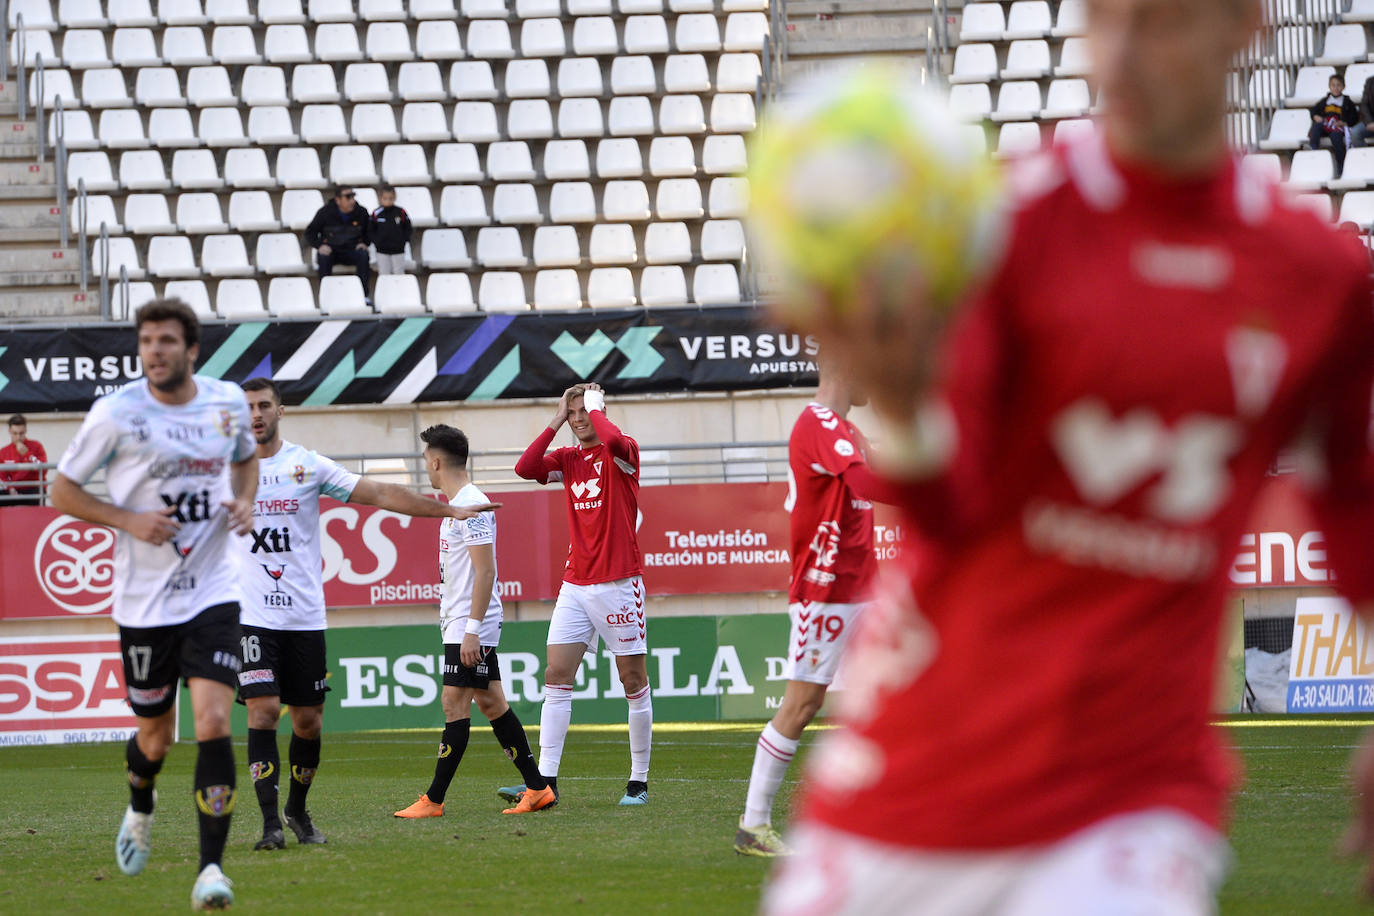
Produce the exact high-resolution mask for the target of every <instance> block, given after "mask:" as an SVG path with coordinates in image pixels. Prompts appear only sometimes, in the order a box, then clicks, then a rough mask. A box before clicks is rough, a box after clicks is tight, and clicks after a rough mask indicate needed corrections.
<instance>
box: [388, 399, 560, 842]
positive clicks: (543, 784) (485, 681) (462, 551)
mask: <svg viewBox="0 0 1374 916" xmlns="http://www.w3.org/2000/svg"><path fill="white" fill-rule="evenodd" d="M420 439H421V441H423V442H424V443H425V450H424V459H425V469H426V470H427V471H429V484H430V486H432V487H434V489H436V490H440V491H442V492H443V494H444V495H445V496H446V497H448V501H449V503H450V504H451V505H454V506H465V507H470V508H473V509H477V510H484V509H486V508H487V507H489V506H490V505H491V504H490V503H489V502H488V500H487V497H486V495H485V494H484V493H483V492H482V491H481V490H479V489H477V487H476V486H475V485H474V484H473V483H472V481H471V480H470V479H469V478H468V472H467V462H468V439H467V436H465V435H463V432H462V430H459V429H454V428H453V427H452V426H445V425H443V424H440V425H438V426H431V427H430V428H429V429H427V430H425V431H424V432H423V433H421V434H420ZM439 579H440V581H441V582H442V584H443V588H444V592H443V596H442V598H441V600H440V604H439V631H440V633H441V634H442V635H443V640H444V692H443V696H442V702H443V708H444V734H443V736H442V737H441V738H440V739H439V756H438V759H437V760H436V761H435V763H434V780H433V782H431V783H430V786H429V790H428V791H426V792H425V793H423V794H422V795H421V796H420V797H419V798H418V799H416V800H415V802H414V803H412V804H411V805H410V806H409V807H406V808H403V809H401V810H400V811H397V812H396V816H397V817H404V818H422V817H442V816H443V813H444V798H445V796H446V795H447V794H448V787H449V784H450V783H451V782H453V776H454V774H455V773H457V772H458V764H459V762H460V761H461V760H462V759H463V752H464V751H466V750H467V746H468V735H469V733H470V731H471V715H472V704H473V703H474V702H475V703H476V704H477V708H478V709H480V710H481V711H482V715H484V716H486V717H487V721H488V722H490V723H491V730H492V731H493V732H494V733H495V734H496V740H497V741H499V742H500V743H501V747H502V749H503V750H505V752H506V756H507V757H509V758H510V759H511V762H512V763H514V764H515V766H516V768H517V769H519V770H520V775H521V776H523V777H524V778H525V784H526V786H527V788H526V790H525V791H524V792H522V793H521V795H520V798H519V801H518V804H516V806H515V807H514V808H507V809H506V810H505V811H504V812H503V813H505V814H528V813H530V812H532V811H541V810H543V809H545V808H550V807H552V806H553V805H554V804H555V802H556V801H557V799H556V797H555V795H554V792H553V789H552V788H550V787H549V784H548V781H547V780H545V779H544V777H543V776H541V775H539V766H538V764H537V763H535V760H534V755H533V754H532V753H530V743H529V740H528V739H527V738H526V737H525V728H524V726H523V725H521V724H520V720H519V719H518V718H517V717H516V715H515V710H513V709H511V708H510V705H509V704H508V703H507V702H506V695H505V693H504V692H503V691H502V690H501V663H500V660H499V659H498V658H497V656H496V647H497V645H498V644H499V643H500V641H501V596H500V594H499V593H498V592H497V590H496V514H495V513H494V512H488V511H481V512H480V514H478V515H476V516H475V517H474V518H469V519H467V520H466V521H456V520H452V519H446V520H445V521H444V523H443V525H442V526H441V527H440V529H439Z"/></svg>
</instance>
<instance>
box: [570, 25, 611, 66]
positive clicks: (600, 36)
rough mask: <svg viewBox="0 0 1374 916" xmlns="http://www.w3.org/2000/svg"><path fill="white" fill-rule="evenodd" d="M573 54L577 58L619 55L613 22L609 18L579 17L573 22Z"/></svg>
mask: <svg viewBox="0 0 1374 916" xmlns="http://www.w3.org/2000/svg"><path fill="white" fill-rule="evenodd" d="M573 53H574V54H576V55H578V56H579V57H604V56H609V55H612V54H619V53H620V42H619V40H618V39H617V38H616V34H615V21H614V20H612V19H611V18H610V17H609V16H580V17H578V18H577V19H576V20H575V21H574V22H573Z"/></svg>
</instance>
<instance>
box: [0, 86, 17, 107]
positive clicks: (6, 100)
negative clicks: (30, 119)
mask: <svg viewBox="0 0 1374 916" xmlns="http://www.w3.org/2000/svg"><path fill="white" fill-rule="evenodd" d="M18 113H19V84H18V83H17V82H15V81H14V80H13V79H9V80H6V81H5V82H3V83H0V115H14V114H18Z"/></svg>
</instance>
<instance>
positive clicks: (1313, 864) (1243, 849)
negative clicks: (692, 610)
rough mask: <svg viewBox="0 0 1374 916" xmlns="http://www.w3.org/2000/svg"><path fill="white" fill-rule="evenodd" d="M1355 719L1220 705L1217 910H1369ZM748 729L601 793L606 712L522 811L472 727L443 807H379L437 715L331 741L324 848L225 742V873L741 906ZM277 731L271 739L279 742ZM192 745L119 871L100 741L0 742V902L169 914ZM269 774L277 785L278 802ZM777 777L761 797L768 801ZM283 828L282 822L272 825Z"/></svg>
mask: <svg viewBox="0 0 1374 916" xmlns="http://www.w3.org/2000/svg"><path fill="white" fill-rule="evenodd" d="M1363 724H1365V723H1363V722H1360V721H1357V720H1354V719H1350V718H1345V719H1328V720H1323V721H1322V722H1321V723H1314V722H1311V721H1310V720H1303V719H1299V718H1284V719H1267V720H1257V719H1238V720H1235V722H1234V723H1233V727H1231V728H1228V732H1229V733H1230V734H1231V736H1232V738H1233V740H1234V741H1235V743H1236V744H1237V746H1238V747H1240V749H1241V750H1242V752H1243V754H1244V757H1245V762H1246V769H1247V771H1248V775H1247V781H1246V785H1245V788H1244V790H1243V791H1242V792H1241V794H1240V796H1239V797H1238V798H1237V800H1236V812H1235V814H1236V816H1235V823H1234V826H1233V829H1232V832H1231V841H1232V844H1233V846H1234V847H1235V851H1236V857H1237V862H1236V865H1235V868H1234V869H1233V871H1232V873H1231V877H1230V880H1229V881H1228V883H1227V885H1226V889H1225V891H1224V893H1223V895H1222V912H1223V913H1225V914H1252V913H1253V914H1266V916H1269V914H1290V913H1291V914H1309V913H1310V914H1323V916H1326V914H1339V913H1367V912H1369V909H1368V908H1367V907H1365V906H1362V905H1360V904H1359V903H1358V902H1357V899H1356V894H1355V887H1356V883H1357V878H1358V873H1359V868H1358V866H1357V865H1356V864H1354V863H1351V862H1346V861H1343V860H1341V859H1339V858H1338V857H1337V856H1336V855H1335V854H1334V852H1333V848H1334V845H1335V843H1336V839H1337V837H1338V836H1339V834H1340V831H1341V828H1342V824H1343V822H1344V819H1345V817H1346V814H1347V812H1348V811H1349V800H1348V791H1347V788H1346V776H1345V766H1346V761H1347V759H1348V757H1349V755H1350V749H1351V747H1352V746H1353V745H1354V744H1355V742H1356V740H1357V736H1358V734H1359V733H1360V730H1361V726H1362V725H1363ZM759 727H760V726H759V725H758V724H747V725H742V724H730V725H666V724H661V725H659V726H658V727H657V728H656V731H655V746H654V761H653V773H652V780H651V782H650V793H651V797H652V801H651V804H650V805H649V807H647V808H639V809H636V808H619V807H617V806H616V804H615V802H616V801H617V800H618V799H619V797H620V794H621V791H622V790H623V788H624V777H625V772H626V767H627V765H628V750H627V746H626V740H625V730H624V728H623V727H620V728H614V727H596V726H591V727H577V726H574V728H573V732H572V734H571V735H570V737H569V740H568V748H567V752H566V754H565V756H564V775H563V777H562V778H561V779H560V785H559V788H560V790H561V792H562V795H563V804H561V805H560V806H559V807H558V808H556V809H554V810H552V811H550V812H545V813H541V814H536V815H532V816H526V817H521V818H512V817H508V816H503V815H502V814H501V808H502V807H503V804H502V802H501V801H500V799H498V798H497V797H496V795H495V791H494V790H495V788H496V787H497V786H498V785H503V784H510V783H513V782H517V781H518V776H517V774H516V772H515V769H514V768H513V767H512V766H511V765H510V764H509V763H508V762H507V761H506V759H505V757H504V756H502V754H501V751H500V749H499V748H498V747H497V745H496V742H495V740H494V739H493V738H492V737H491V736H490V733H489V731H488V730H487V729H486V728H485V727H483V728H475V729H474V730H473V737H472V742H471V744H470V745H469V747H468V753H467V755H466V757H465V758H464V760H463V763H462V766H461V767H460V769H459V771H458V777H457V779H456V780H455V781H454V785H453V788H452V789H451V790H450V792H449V797H448V804H447V810H448V813H447V814H446V815H445V816H444V817H442V818H436V819H432V820H425V821H413V822H412V821H402V820H398V819H396V818H393V817H392V816H391V812H392V811H394V810H397V809H399V808H402V807H404V806H405V805H407V804H409V803H410V802H411V801H413V800H414V799H415V797H416V796H417V795H419V794H420V792H422V791H424V790H425V788H427V787H428V785H429V778H430V775H431V774H432V772H433V754H434V747H435V744H436V742H437V739H438V729H435V730H433V731H432V732H413V731H412V732H377V733H370V734H358V735H329V734H328V733H327V732H326V736H325V750H324V760H323V764H322V766H321V769H320V775H319V778H318V782H317V784H316V785H315V787H314V789H313V790H312V793H311V802H310V809H311V812H312V814H313V816H314V818H315V821H316V823H317V824H318V825H319V827H320V828H321V829H322V830H323V831H324V832H325V834H326V835H327V836H328V837H329V844H328V845H327V846H323V847H318V846H317V847H303V846H297V845H296V844H295V842H294V838H290V842H291V845H290V846H288V848H287V849H286V850H285V851H282V852H270V853H254V852H252V849H251V847H252V844H253V842H254V841H255V840H256V839H257V837H258V834H259V830H260V827H261V821H260V817H259V814H258V810H257V805H256V798H255V797H254V795H253V792H252V788H251V786H250V785H249V783H248V780H247V775H246V773H244V772H243V769H244V767H243V760H244V757H243V754H244V750H243V744H242V741H238V742H236V753H237V755H238V760H239V764H240V775H239V781H240V789H241V793H240V795H239V798H238V807H237V811H236V814H235V818H234V828H233V832H232V833H231V835H230V839H229V849H228V852H227V853H226V855H225V861H224V869H225V873H226V874H228V875H229V876H230V877H231V878H233V880H234V882H235V893H236V895H237V902H236V906H235V908H236V909H239V910H243V911H249V912H264V913H268V912H273V913H291V914H297V916H299V914H308V913H396V914H402V913H414V912H419V911H429V912H455V911H458V910H460V909H463V908H467V907H472V908H474V910H475V911H478V912H482V911H489V912H493V913H500V914H502V916H514V914H542V913H555V912H556V913H587V914H589V916H590V914H621V913H624V914H635V916H638V914H644V913H682V914H693V916H698V914H703V913H710V914H717V913H749V912H752V911H753V909H754V906H755V903H756V901H757V899H758V895H759V889H760V887H761V885H762V883H763V880H764V878H765V876H766V874H767V870H768V865H767V863H765V862H763V861H760V860H757V859H746V858H743V857H741V856H737V855H735V854H734V852H733V851H732V850H731V844H730V841H731V838H732V835H733V831H734V827H735V821H736V818H737V817H738V815H739V811H740V809H741V807H742V805H743V800H744V792H745V784H746V780H747V778H748V775H749V766H750V762H751V760H752V758H753V750H754V741H755V739H756V737H757V735H758V730H759ZM285 733H286V729H285V726H283V730H282V735H283V740H282V741H281V745H282V751H283V753H285V747H286V741H285ZM194 756H195V755H194V751H193V748H192V747H190V746H180V747H176V748H174V749H173V752H172V755H171V758H170V760H169V762H168V764H167V766H166V768H165V769H164V770H163V774H162V776H161V777H160V779H159V797H160V802H159V808H158V820H157V823H156V825H155V826H154V828H153V856H152V860H151V862H150V863H149V866H148V869H147V871H145V872H144V873H143V874H142V875H140V876H139V877H137V878H127V877H125V876H123V875H121V874H120V873H119V871H118V869H117V868H116V867H115V865H114V856H113V843H114V833H115V830H116V829H117V826H118V822H119V818H120V816H121V814H122V812H123V809H124V805H125V803H126V799H127V795H126V793H125V790H124V789H123V786H122V779H121V775H122V774H121V769H122V762H121V761H122V750H121V748H120V747H119V746H117V745H96V746H84V747H83V746H67V747H46V748H6V749H4V750H3V751H0V787H3V788H2V789H0V798H3V805H0V913H38V912H65V913H102V914H110V913H128V912H139V913H146V912H162V911H168V912H184V911H186V908H187V907H188V905H189V898H190V889H191V883H192V881H193V879H194V871H195V864H196V862H195V841H196V832H195V819H194V816H193V814H192V809H191V804H190V778H191V766H192V763H193V759H194ZM284 795H285V789H284V788H283V796H284ZM790 798H791V785H790V783H789V784H787V785H785V786H784V788H783V792H782V794H781V796H780V797H779V810H778V815H779V817H778V818H777V820H781V819H782V816H783V815H784V814H785V812H786V809H787V806H788V803H789V801H790ZM289 836H290V835H289V834H288V837H289Z"/></svg>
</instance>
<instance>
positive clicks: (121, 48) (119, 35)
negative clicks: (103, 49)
mask: <svg viewBox="0 0 1374 916" xmlns="http://www.w3.org/2000/svg"><path fill="white" fill-rule="evenodd" d="M110 58H111V59H112V60H113V62H114V65H115V66H116V67H122V68H124V69H125V70H128V69H131V68H133V67H161V66H162V55H161V54H159V53H157V45H156V44H155V43H154V42H153V31H152V29H115V33H114V38H113V39H112V40H111V41H110Z"/></svg>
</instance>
